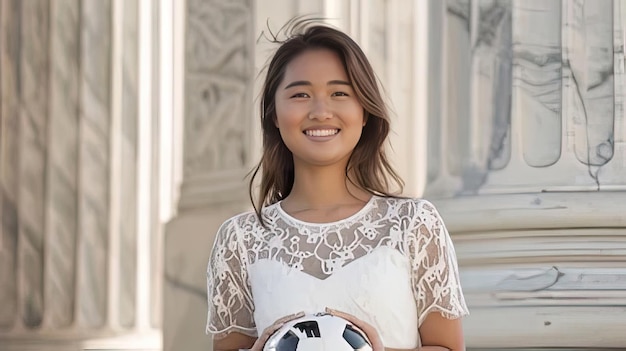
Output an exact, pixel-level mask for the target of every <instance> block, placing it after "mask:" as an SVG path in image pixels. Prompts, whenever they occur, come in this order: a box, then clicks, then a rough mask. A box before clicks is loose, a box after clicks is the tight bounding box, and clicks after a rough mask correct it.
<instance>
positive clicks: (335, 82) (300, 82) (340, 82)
mask: <svg viewBox="0 0 626 351" xmlns="http://www.w3.org/2000/svg"><path fill="white" fill-rule="evenodd" d="M299 85H313V84H311V82H309V81H308V80H297V81H295V82H291V83H289V84H287V86H286V87H285V89H289V88H292V87H296V86H299ZM326 85H347V86H352V84H350V82H346V81H345V80H331V81H329V82H328V83H326Z"/></svg>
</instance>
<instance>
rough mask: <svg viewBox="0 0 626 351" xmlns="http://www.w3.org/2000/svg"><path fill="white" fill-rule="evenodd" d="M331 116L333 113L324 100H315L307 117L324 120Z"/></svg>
mask: <svg viewBox="0 0 626 351" xmlns="http://www.w3.org/2000/svg"><path fill="white" fill-rule="evenodd" d="M332 117H333V113H332V111H331V110H330V109H329V108H328V105H327V104H326V103H325V102H324V101H316V102H315V103H314V104H313V106H312V108H311V112H309V119H318V120H325V119H329V118H332Z"/></svg>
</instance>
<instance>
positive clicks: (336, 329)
mask: <svg viewBox="0 0 626 351" xmlns="http://www.w3.org/2000/svg"><path fill="white" fill-rule="evenodd" d="M263 351H372V346H371V344H370V342H369V340H367V338H366V337H365V334H364V333H363V332H362V331H361V330H360V329H358V328H357V327H356V326H354V325H353V324H352V323H350V322H348V321H347V320H345V319H343V318H340V317H337V316H333V315H330V314H327V313H317V314H312V315H306V316H304V317H302V318H298V319H295V320H293V321H290V322H287V323H285V325H283V326H282V327H281V328H280V329H278V330H277V331H276V332H275V333H274V334H273V335H272V336H270V338H269V339H268V340H267V342H266V343H265V346H264V347H263Z"/></svg>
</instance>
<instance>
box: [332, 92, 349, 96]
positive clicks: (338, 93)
mask: <svg viewBox="0 0 626 351" xmlns="http://www.w3.org/2000/svg"><path fill="white" fill-rule="evenodd" d="M332 96H350V95H348V93H344V92H343V91H338V92H335V93H333V95H332Z"/></svg>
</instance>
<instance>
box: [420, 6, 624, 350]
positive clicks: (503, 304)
mask: <svg viewBox="0 0 626 351" xmlns="http://www.w3.org/2000/svg"><path fill="white" fill-rule="evenodd" d="M430 5H431V6H430V15H431V21H430V24H429V32H430V34H429V37H430V42H429V48H430V54H429V55H430V63H429V65H430V67H431V70H430V77H429V85H430V87H431V90H430V92H429V97H430V98H429V111H430V114H429V119H428V158H427V165H428V177H427V183H426V188H425V196H427V197H429V198H430V199H432V200H433V202H434V203H435V204H437V206H438V208H439V210H440V212H441V213H442V215H443V218H444V220H445V221H446V224H447V226H448V228H449V230H450V232H451V234H452V237H453V240H454V242H455V247H456V252H457V255H458V258H459V266H460V269H461V279H462V283H463V287H464V291H465V293H466V298H467V301H468V304H469V307H470V311H471V315H470V316H469V317H468V318H466V319H465V321H464V327H465V332H466V337H467V338H466V340H467V345H468V347H471V348H475V349H482V348H515V349H530V348H535V347H569V348H575V347H590V348H601V347H623V346H624V345H626V337H625V336H624V335H625V334H624V333H623V332H622V331H623V330H626V319H625V318H624V317H623V316H624V315H625V313H626V300H625V299H624V296H626V285H624V284H623V282H624V277H625V276H626V267H624V264H623V257H624V252H626V245H625V244H624V243H625V242H626V240H625V239H626V217H625V216H624V213H626V207H625V206H626V134H625V131H626V118H625V114H624V96H625V91H624V79H625V76H624V49H623V47H624V38H625V37H624V33H625V30H626V28H625V24H626V17H624V15H625V14H626V2H625V1H623V0H600V1H591V0H572V1H560V0H545V1H544V0H541V1H539V0H537V1H534V0H519V1H488V0H448V1H446V2H437V1H431V2H430ZM441 33H442V34H441Z"/></svg>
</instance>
